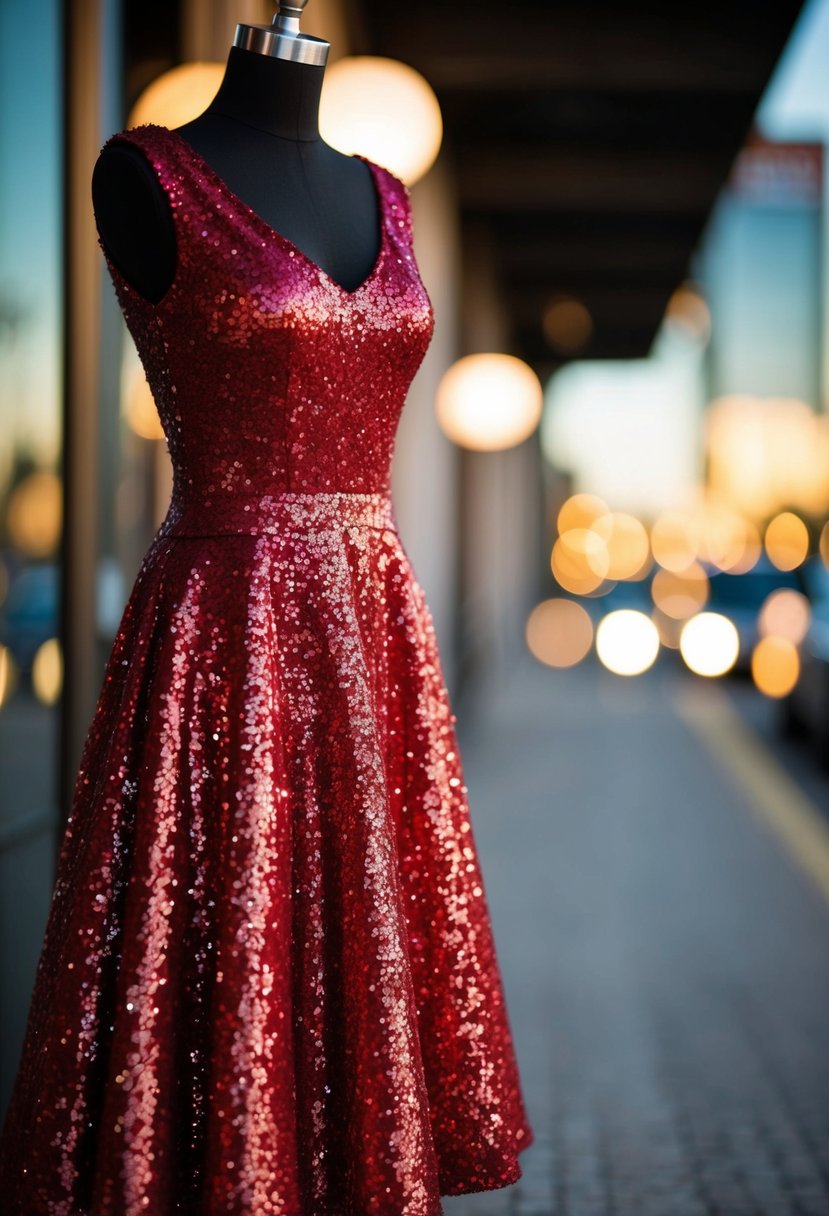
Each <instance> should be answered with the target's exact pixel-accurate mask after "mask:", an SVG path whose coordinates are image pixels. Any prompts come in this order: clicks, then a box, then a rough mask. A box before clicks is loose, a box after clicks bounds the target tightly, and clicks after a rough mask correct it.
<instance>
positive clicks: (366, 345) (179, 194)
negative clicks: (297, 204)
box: [99, 123, 434, 516]
mask: <svg viewBox="0 0 829 1216" xmlns="http://www.w3.org/2000/svg"><path fill="white" fill-rule="evenodd" d="M120 141H126V142H129V143H131V144H132V145H133V146H135V147H138V148H139V149H140V150H141V151H142V152H143V153H144V155H145V156H146V157H147V158H148V160H149V161H150V163H151V164H152V166H153V169H154V171H155V173H156V176H157V177H158V180H159V181H160V183H161V185H162V187H163V188H164V190H165V192H166V194H167V197H168V199H169V202H170V207H171V210H172V215H173V221H174V228H175V237H176V244H177V265H176V271H175V277H174V280H173V282H172V285H171V286H170V288H169V289H168V291H167V292H166V293H165V295H164V296H163V297H162V299H161V300H160V301H159V302H158V303H151V302H149V301H148V300H146V299H144V298H143V297H142V296H141V295H140V294H139V293H138V292H137V291H136V290H134V289H133V288H132V287H131V285H130V284H129V283H128V282H127V281H126V280H125V279H124V277H123V276H122V275H121V274H120V272H119V271H118V269H117V267H115V266H114V264H113V262H112V260H111V258H110V257H109V255H108V253H107V250H106V249H105V248H104V245H103V242H102V241H101V239H100V235H99V244H100V246H101V250H102V252H103V254H104V257H105V258H106V260H107V264H108V267H109V270H110V273H111V275H112V279H113V282H114V284H115V290H116V293H117V295H118V299H119V303H120V305H121V308H122V311H123V313H124V317H125V320H126V323H127V326H128V328H129V331H130V333H131V335H132V337H133V340H134V342H135V345H136V348H137V350H138V353H139V356H140V358H141V362H142V364H143V367H144V369H145V372H146V376H147V380H148V382H149V385H150V388H151V390H152V393H153V396H154V398H155V402H156V405H157V408H158V412H159V415H160V418H161V423H162V426H163V428H164V432H165V435H166V437H167V443H168V447H169V451H170V455H171V458H172V462H173V467H174V474H175V482H174V491H173V501H172V503H171V511H173V512H174V513H180V512H182V511H190V512H193V511H198V510H200V509H201V508H202V507H203V506H204V509H205V510H209V511H211V512H212V514H213V515H214V516H215V515H216V513H217V512H218V513H219V514H222V513H223V512H224V509H225V504H226V505H227V509H228V510H229V511H231V512H232V511H238V510H239V509H242V510H243V509H244V505H243V503H242V501H241V500H242V499H256V498H258V497H259V496H262V495H275V494H284V493H285V492H296V493H300V494H308V493H315V492H322V493H332V492H343V491H345V492H349V493H365V494H374V495H377V494H388V492H389V484H390V476H391V462H392V456H393V449H394V439H395V432H396V429H397V425H398V422H399V417H400V413H401V411H402V408H403V406H404V404H405V399H406V393H407V391H408V388H409V385H410V383H411V381H412V378H413V376H414V374H415V372H416V371H417V369H418V367H419V365H420V363H421V361H422V359H423V356H424V353H425V351H426V348H427V347H428V345H429V342H430V340H431V336H432V333H433V329H434V313H433V309H432V305H431V301H430V299H429V296H428V294H427V291H426V288H425V287H424V285H423V282H422V280H421V278H420V275H419V273H418V270H417V266H416V263H415V260H414V254H413V249H412V216H411V199H410V194H409V190H408V187H407V186H406V185H405V184H404V183H403V182H402V181H401V180H400V179H399V178H397V177H396V176H395V175H394V174H393V173H391V172H390V171H389V170H388V169H386V168H384V167H382V166H381V165H378V164H375V163H374V162H373V161H371V160H369V159H368V158H367V157H363V156H359V157H358V159H360V160H363V161H364V163H365V164H366V166H367V167H368V170H369V172H370V173H371V175H372V178H373V182H374V184H375V188H376V192H377V199H378V208H379V214H380V222H381V233H380V245H379V253H378V256H377V259H376V261H375V264H374V266H373V268H372V270H371V272H370V273H369V275H368V277H367V278H366V279H365V280H364V281H363V282H362V283H361V284H360V286H359V287H358V288H357V289H356V290H354V291H347V290H346V289H345V288H343V287H342V286H340V284H338V283H337V282H336V281H335V280H334V279H332V278H331V277H330V276H329V275H328V274H327V273H326V272H325V271H324V270H323V269H322V268H321V267H319V266H317V265H316V263H314V262H313V261H312V260H311V259H310V258H309V257H308V256H306V255H305V254H304V253H303V252H302V251H301V250H300V249H298V248H297V247H296V246H295V245H294V244H293V243H292V242H291V241H289V240H288V239H287V237H284V236H282V235H281V234H280V233H278V232H277V231H275V230H274V229H273V228H272V227H271V226H270V225H269V224H267V223H266V222H265V220H264V219H262V218H261V216H259V215H258V214H257V213H256V212H255V211H254V210H253V209H252V208H251V207H250V206H248V204H246V203H245V202H243V201H242V200H241V199H240V198H238V197H237V196H236V195H235V194H234V193H233V192H232V191H231V190H230V188H229V187H228V186H227V184H226V183H225V182H224V181H223V179H222V178H221V177H220V176H219V174H218V173H216V172H215V171H214V170H213V169H212V167H211V166H210V165H209V164H208V163H207V162H206V161H205V160H204V159H203V158H202V157H201V156H200V154H199V153H197V152H196V150H195V149H194V148H193V147H192V146H191V145H190V144H189V143H188V142H187V141H186V140H185V139H184V137H183V136H180V135H178V133H177V132H176V131H173V130H171V129H169V128H167V127H162V126H158V125H156V124H154V123H146V124H142V125H141V126H136V127H132V128H130V129H128V130H125V131H121V132H118V133H117V134H115V135H113V136H112V137H111V138H110V139H109V140H108V141H107V143H106V144H105V145H104V147H107V146H109V145H110V144H113V143H116V142H120Z"/></svg>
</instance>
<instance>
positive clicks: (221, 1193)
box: [0, 124, 533, 1216]
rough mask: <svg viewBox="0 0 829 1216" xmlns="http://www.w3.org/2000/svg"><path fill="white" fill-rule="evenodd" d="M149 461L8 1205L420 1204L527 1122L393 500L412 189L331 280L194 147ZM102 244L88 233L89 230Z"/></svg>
mask: <svg viewBox="0 0 829 1216" xmlns="http://www.w3.org/2000/svg"><path fill="white" fill-rule="evenodd" d="M114 140H126V141H129V142H130V143H131V144H132V145H133V146H135V147H137V148H139V149H141V150H142V151H143V153H144V154H145V155H146V156H147V158H148V159H149V161H150V163H151V164H152V166H153V168H154V170H155V172H156V174H157V176H158V179H159V180H160V182H161V183H162V185H163V187H164V189H165V191H166V193H167V196H168V197H169V201H170V204H171V206H172V214H173V218H174V225H175V233H176V239H177V248H178V260H177V268H176V274H175V280H174V282H173V284H172V286H171V287H170V288H169V290H168V292H167V293H166V295H165V296H164V297H163V298H162V300H161V301H160V302H159V303H158V304H151V303H149V302H147V301H146V300H145V299H143V298H142V297H141V296H140V295H139V294H138V293H137V292H136V291H134V290H133V289H132V288H131V287H130V285H129V284H128V283H127V282H126V281H125V280H124V278H123V277H122V276H121V275H120V274H119V272H118V271H117V269H116V268H115V266H114V265H113V264H112V263H111V261H110V260H109V258H108V255H107V254H106V251H104V256H105V257H107V265H108V268H109V271H110V274H111V276H112V279H113V282H114V285H115V290H116V293H117V296H118V300H119V302H120V305H121V308H122V310H123V313H124V316H125V319H126V323H127V325H128V327H129V331H130V333H131V335H132V338H133V340H134V342H135V344H136V347H137V350H138V352H139V355H140V358H141V361H142V363H143V366H144V369H145V371H146V374H147V378H148V381H149V384H150V386H151V388H152V391H153V395H154V397H155V401H156V404H157V407H158V411H159V414H160V417H161V420H162V422H163V426H164V430H165V433H166V437H167V443H168V447H169V452H170V456H171V459H172V463H173V466H174V489H173V494H172V500H171V503H170V507H169V511H168V513H167V516H166V518H165V520H164V522H163V524H162V525H161V527H160V529H159V531H158V532H157V534H156V536H155V538H154V540H153V542H152V544H151V546H150V548H149V550H148V551H147V553H146V556H145V558H144V561H143V563H142V565H141V569H140V571H139V573H138V576H137V579H136V581H135V584H134V587H133V589H132V591H131V594H130V597H129V600H128V603H127V605H126V608H125V610H124V614H123V617H122V621H121V625H120V628H119V631H118V634H117V637H116V639H115V642H114V645H113V649H112V653H111V657H110V659H109V661H108V664H107V668H106V674H105V678H104V683H103V687H102V690H101V694H100V699H99V703H98V707H97V710H96V713H95V717H94V720H93V722H92V725H91V728H90V731H89V735H88V738H87V741H86V744H85V747H84V751H83V756H82V760H81V765H80V771H79V774H78V778H77V784H76V788H75V794H74V799H73V805H72V808H71V816H70V819H69V823H68V827H67V830H66V834H65V837H64V839H63V842H62V847H61V851H60V856H59V862H58V873H57V881H56V885H55V890H54V895H53V899H52V904H51V908H50V913H49V920H48V925H47V928H46V935H45V940H44V943H43V949H42V954H41V958H40V962H39V966H38V970H37V977H36V983H35V988H34V993H33V996H32V1002H31V1009H30V1014H29V1021H28V1026H27V1032H26V1038H25V1044H24V1049H23V1056H22V1060H21V1065H20V1070H19V1073H18V1076H17V1081H16V1085H15V1089H14V1093H13V1097H12V1102H11V1107H10V1109H9V1112H8V1115H7V1119H6V1121H5V1125H4V1132H3V1137H2V1141H0V1197H2V1198H1V1202H0V1208H1V1209H2V1212H3V1214H4V1216H139V1214H144V1213H147V1214H148V1216H173V1214H174V1213H176V1214H181V1216H436V1214H438V1213H440V1212H441V1204H440V1198H439V1196H440V1195H441V1194H444V1195H450V1194H460V1193H465V1192H470V1191H481V1190H491V1189H495V1188H498V1187H503V1186H506V1185H507V1184H509V1183H512V1182H515V1181H516V1180H517V1179H518V1178H519V1177H520V1176H521V1168H520V1166H519V1163H518V1159H517V1154H518V1153H519V1152H520V1151H521V1150H522V1149H524V1148H526V1147H527V1146H528V1145H529V1144H530V1143H531V1141H532V1135H533V1133H532V1130H531V1128H530V1126H529V1124H528V1120H527V1115H526V1112H525V1108H524V1104H523V1100H522V1094H521V1089H520V1084H519V1076H518V1072H517V1067H516V1059H515V1054H514V1049H513V1043H512V1040H511V1035H510V1027H509V1022H508V1017H507V1011H506V1008H505V1004H504V995H503V990H502V982H501V977H500V975H499V969H498V963H497V960H496V955H495V951H494V944H493V937H492V932H491V927H490V921H489V917H488V910H487V904H486V897H485V892H484V885H483V881H482V877H481V870H480V868H479V862H478V858H477V854H476V846H475V841H474V838H473V833H472V828H471V826H470V818H469V808H468V804H467V787H466V785H465V784H464V777H463V771H462V767H461V758H460V756H459V754H458V745H457V742H456V737H455V729H454V723H455V721H456V719H455V716H454V714H453V713H452V711H451V709H450V705H449V701H448V697H447V691H446V688H445V685H444V681H443V675H442V671H441V663H440V657H439V654H438V649H437V646H436V641H435V632H434V627H433V623H432V619H431V616H430V613H429V609H428V607H427V604H426V601H425V599H424V595H423V591H422V589H421V587H420V585H419V584H418V582H417V580H416V578H415V575H414V572H413V569H412V566H411V565H410V562H409V559H408V557H407V555H406V552H405V550H404V548H403V545H402V543H401V539H400V535H399V533H398V531H397V527H396V524H395V517H394V512H393V509H392V503H391V499H390V470H391V459H392V451H393V444H394V438H395V429H396V426H397V423H398V419H399V415H400V412H401V409H402V407H403V404H404V401H405V397H406V393H407V390H408V386H409V384H410V382H411V380H412V377H413V376H414V374H415V372H416V370H417V368H418V366H419V364H420V362H421V360H422V359H423V356H424V353H425V351H426V348H427V346H428V344H429V341H430V339H431V335H432V331H433V327H434V315H433V311H432V306H431V302H430V300H429V297H428V295H427V293H426V290H425V288H424V286H423V283H422V281H421V279H420V276H419V273H418V270H417V266H416V263H415V259H414V255H413V251H412V229H411V210H410V197H409V194H408V190H407V188H406V187H405V185H404V184H403V183H402V182H401V181H400V180H399V179H398V178H397V177H395V176H394V175H393V174H392V173H391V172H389V171H388V170H387V169H385V168H383V167H381V166H380V165H377V164H375V163H374V162H373V161H370V160H368V158H366V157H360V158H359V159H362V160H363V161H364V163H365V164H366V166H367V168H368V170H369V172H370V173H371V175H372V178H373V181H374V184H375V187H376V192H377V198H378V203H379V206H380V215H381V220H382V234H381V246H380V252H379V255H378V258H377V261H376V263H375V265H374V267H373V269H372V271H371V273H370V274H369V276H368V278H367V279H365V281H364V282H363V283H362V284H361V285H360V286H359V287H358V288H357V289H356V290H354V291H347V290H346V289H344V288H343V287H341V286H340V285H339V284H338V283H337V282H336V281H335V280H333V279H332V278H330V277H329V276H328V275H327V274H326V273H325V272H324V271H323V270H322V269H321V268H320V267H318V266H317V265H316V264H315V263H314V262H313V261H311V259H310V258H309V257H307V256H306V255H304V254H303V253H302V252H301V251H300V250H299V249H297V248H296V247H295V246H294V245H293V244H292V243H291V242H290V241H288V240H287V239H286V238H285V237H283V236H281V235H280V234H279V233H277V232H276V231H274V230H273V229H272V228H271V227H270V226H269V225H268V224H266V223H265V221H264V220H263V219H262V218H261V217H260V216H259V215H258V214H257V213H256V212H254V211H253V210H252V209H251V208H250V207H249V206H247V204H245V203H244V202H243V201H242V200H241V199H239V198H238V197H236V196H235V195H234V194H233V193H232V192H231V191H230V189H229V188H228V187H227V185H226V184H225V183H224V181H223V180H222V179H221V178H220V177H219V176H218V175H217V173H216V172H214V171H213V169H212V168H211V167H210V166H209V165H208V164H207V163H206V162H205V161H204V160H203V159H202V158H201V156H200V155H199V154H198V153H197V152H196V151H195V149H193V148H192V147H191V145H190V144H189V143H188V142H187V141H186V140H185V139H184V137H183V136H180V135H178V133H177V132H175V131H172V130H170V129H168V128H166V127H162V126H157V125H155V124H146V125H142V126H138V127H133V128H131V129H129V130H126V131H122V132H119V133H118V134H116V135H113V136H112V137H111V138H110V140H108V141H107V142H108V143H111V142H112V141H114ZM102 249H103V246H102Z"/></svg>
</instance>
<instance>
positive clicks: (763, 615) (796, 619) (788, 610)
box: [757, 587, 812, 646]
mask: <svg viewBox="0 0 829 1216" xmlns="http://www.w3.org/2000/svg"><path fill="white" fill-rule="evenodd" d="M811 618H812V609H811V605H810V604H809V601H808V599H807V598H806V596H805V595H803V593H802V592H801V591H795V589H794V588H793V587H780V588H779V589H778V590H777V591H772V592H771V594H770V595H768V596H767V597H766V599H765V601H764V602H763V606H762V607H761V609H760V613H759V615H758V617H757V630H758V632H759V634H760V635H761V637H769V636H775V637H779V638H786V640H787V641H789V642H792V643H793V644H794V645H795V646H796V645H797V644H798V642H802V641H803V639H804V637H805V636H806V630H807V629H808V628H809V622H810V621H811Z"/></svg>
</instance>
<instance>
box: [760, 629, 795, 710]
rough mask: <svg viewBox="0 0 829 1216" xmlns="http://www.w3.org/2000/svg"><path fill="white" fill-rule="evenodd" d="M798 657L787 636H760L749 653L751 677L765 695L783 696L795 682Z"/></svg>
mask: <svg viewBox="0 0 829 1216" xmlns="http://www.w3.org/2000/svg"><path fill="white" fill-rule="evenodd" d="M799 674H800V658H799V657H798V653H797V647H796V646H795V645H794V643H793V642H790V641H789V639H788V638H781V637H765V638H761V639H760V641H759V642H758V643H757V645H756V646H755V647H754V650H753V651H752V653H751V677H752V679H753V680H754V683H755V684H756V686H757V687H758V688H759V690H760V692H762V693H765V695H766V696H767V697H785V696H786V694H787V693H790V692H791V690H792V689H793V688H794V686H795V684H796V683H797V680H798V676H799Z"/></svg>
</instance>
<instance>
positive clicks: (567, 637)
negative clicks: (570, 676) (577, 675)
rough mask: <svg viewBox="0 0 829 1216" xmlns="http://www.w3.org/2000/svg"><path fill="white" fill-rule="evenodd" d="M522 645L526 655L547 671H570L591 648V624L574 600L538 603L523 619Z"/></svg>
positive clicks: (555, 598) (585, 613)
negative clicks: (542, 664)
mask: <svg viewBox="0 0 829 1216" xmlns="http://www.w3.org/2000/svg"><path fill="white" fill-rule="evenodd" d="M526 641H527V646H528V648H529V650H530V653H531V654H532V655H533V656H534V657H535V658H536V659H538V660H539V662H541V663H545V664H546V665H547V666H548V667H573V666H574V665H575V664H576V663H580V662H581V660H582V659H583V658H584V657H585V655H586V654H587V653H588V652H589V650H590V647H591V645H592V644H593V622H592V621H591V619H590V616H589V614H588V612H587V610H586V609H585V608H584V607H583V606H582V605H581V604H577V603H576V602H575V600H569V599H564V598H563V597H554V598H552V599H547V600H542V602H541V603H540V604H536V606H535V607H534V608H533V610H532V612H531V613H530V615H529V617H528V619H527V626H526Z"/></svg>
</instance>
